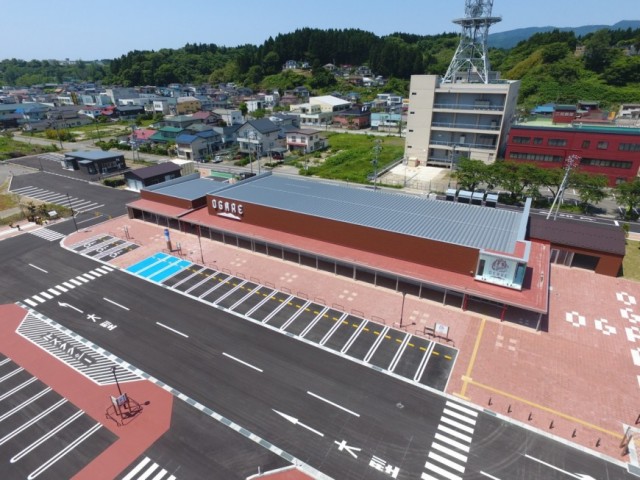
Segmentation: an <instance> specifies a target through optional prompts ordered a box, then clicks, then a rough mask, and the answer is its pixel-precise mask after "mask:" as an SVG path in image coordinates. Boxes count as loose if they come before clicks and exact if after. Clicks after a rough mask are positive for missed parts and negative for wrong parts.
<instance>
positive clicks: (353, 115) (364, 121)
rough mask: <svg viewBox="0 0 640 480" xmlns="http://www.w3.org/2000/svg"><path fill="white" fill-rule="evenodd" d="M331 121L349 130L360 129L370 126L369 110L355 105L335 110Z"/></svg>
mask: <svg viewBox="0 0 640 480" xmlns="http://www.w3.org/2000/svg"><path fill="white" fill-rule="evenodd" d="M333 123H334V124H339V125H341V126H342V127H343V128H347V129H349V130H360V129H363V128H369V127H370V126H371V111H370V110H369V108H368V107H355V108H351V109H349V110H344V111H342V112H336V113H335V114H334V116H333Z"/></svg>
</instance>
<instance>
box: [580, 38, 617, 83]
mask: <svg viewBox="0 0 640 480" xmlns="http://www.w3.org/2000/svg"><path fill="white" fill-rule="evenodd" d="M585 47H586V48H585V52H584V63H585V66H586V67H587V68H588V69H589V70H592V71H594V72H596V73H602V72H604V70H605V69H606V68H607V67H608V66H609V65H610V64H611V62H612V60H613V57H614V51H613V49H612V48H611V34H610V33H609V30H604V29H603V30H598V31H597V32H595V33H594V34H593V35H591V37H589V38H588V39H587V40H586V41H585Z"/></svg>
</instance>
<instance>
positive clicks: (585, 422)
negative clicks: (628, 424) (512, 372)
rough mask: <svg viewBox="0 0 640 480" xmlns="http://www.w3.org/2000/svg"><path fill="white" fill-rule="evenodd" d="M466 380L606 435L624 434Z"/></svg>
mask: <svg viewBox="0 0 640 480" xmlns="http://www.w3.org/2000/svg"><path fill="white" fill-rule="evenodd" d="M467 381H468V382H469V383H471V384H472V385H474V386H476V387H479V388H482V389H484V390H488V391H489V392H492V393H496V394H498V395H502V396H505V397H507V398H510V399H512V400H516V401H518V402H522V403H524V404H526V405H529V406H531V407H534V408H537V409H540V410H542V411H544V412H547V413H551V414H552V415H556V416H558V417H560V418H564V419H565V420H569V421H570V422H575V423H577V424H579V425H582V426H584V427H587V428H591V429H593V430H597V431H598V432H601V433H605V434H607V435H611V436H612V437H614V438H616V439H620V440H621V439H622V438H623V437H624V435H621V434H620V433H617V432H612V431H610V430H607V429H606V428H602V427H599V426H598V425H594V424H592V423H589V422H587V421H585V420H580V419H579V418H576V417H572V416H571V415H568V414H566V413H562V412H559V411H557V410H554V409H552V408H549V407H545V406H544V405H540V404H538V403H534V402H531V401H529V400H526V399H524V398H522V397H518V396H517V395H512V394H511V393H507V392H503V391H502V390H498V389H497V388H493V387H489V386H488V385H483V384H482V383H478V382H474V381H473V380H471V379H470V378H469V379H467Z"/></svg>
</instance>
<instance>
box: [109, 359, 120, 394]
mask: <svg viewBox="0 0 640 480" xmlns="http://www.w3.org/2000/svg"><path fill="white" fill-rule="evenodd" d="M116 368H117V367H116V366H115V365H114V366H113V367H111V373H113V378H114V380H115V381H116V385H117V387H118V393H119V394H120V396H122V389H121V388H120V382H118V376H117V375H116Z"/></svg>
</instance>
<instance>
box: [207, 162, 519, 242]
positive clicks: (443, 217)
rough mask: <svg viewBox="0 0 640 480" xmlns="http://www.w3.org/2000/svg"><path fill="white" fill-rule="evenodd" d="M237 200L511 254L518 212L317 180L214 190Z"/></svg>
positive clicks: (264, 180)
mask: <svg viewBox="0 0 640 480" xmlns="http://www.w3.org/2000/svg"><path fill="white" fill-rule="evenodd" d="M216 195H217V196H219V197H223V198H228V199H229V200H234V201H237V202H247V203H252V204H256V205H262V206H266V207H271V208H275V209H280V210H285V211H290V212H296V213H302V214H304V215H309V216H314V217H320V218H328V219H331V220H335V221H338V222H345V223H351V224H355V225H361V226H365V227H370V228H376V229H381V230H387V231H391V232H396V233H400V234H404V235H410V236H415V237H420V238H426V239H431V240H435V241H440V242H446V243H452V244H457V245H463V246H467V247H472V248H478V249H485V250H491V251H495V252H502V253H507V254H512V253H514V252H515V250H516V241H518V240H524V233H525V232H524V229H523V228H521V226H522V222H523V213H522V212H514V211H507V210H496V209H493V208H488V207H481V206H476V205H467V204H460V203H454V202H446V201H439V200H430V199H426V198H423V197H417V196H409V195H405V194H400V193H395V192H387V191H383V190H372V189H370V188H364V187H354V186H345V185H342V184H334V183H327V182H322V181H318V180H311V179H301V178H299V177H289V176H284V175H272V174H264V175H261V176H259V177H254V178H253V179H251V180H249V181H245V182H240V183H238V184H235V185H230V186H227V187H226V188H225V189H224V190H223V191H220V192H218V193H217V194H216Z"/></svg>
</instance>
